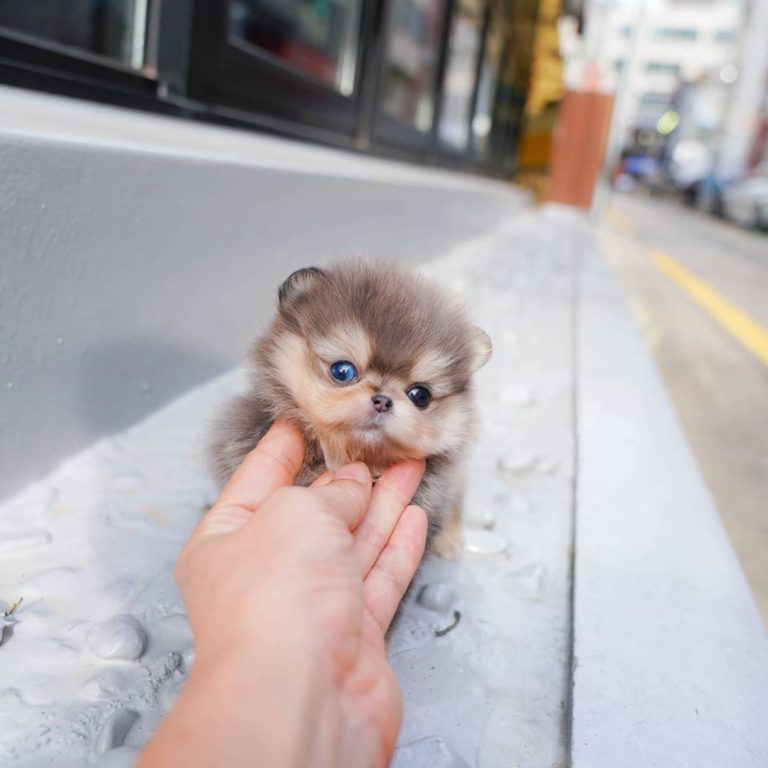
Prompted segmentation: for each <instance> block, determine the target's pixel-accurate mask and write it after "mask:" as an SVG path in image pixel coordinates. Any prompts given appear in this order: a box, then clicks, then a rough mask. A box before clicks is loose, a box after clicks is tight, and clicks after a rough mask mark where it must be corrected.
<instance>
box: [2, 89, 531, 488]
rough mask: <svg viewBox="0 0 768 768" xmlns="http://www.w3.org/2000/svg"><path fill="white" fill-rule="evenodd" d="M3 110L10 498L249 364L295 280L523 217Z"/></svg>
mask: <svg viewBox="0 0 768 768" xmlns="http://www.w3.org/2000/svg"><path fill="white" fill-rule="evenodd" d="M0 99H2V104H3V109H2V110H0V166H1V167H2V168H3V174H2V176H0V207H1V208H2V210H3V213H4V226H3V227H2V229H1V230H0V257H1V263H2V267H1V269H2V281H1V283H0V290H2V301H0V362H1V363H2V372H3V374H2V381H1V382H0V414H2V415H1V416H0V465H2V466H3V470H4V471H3V473H2V475H1V476H0V498H2V497H3V496H5V495H7V494H8V493H9V492H11V491H12V490H15V489H18V488H20V487H21V486H22V485H23V484H24V483H25V482H28V481H31V480H34V479H36V478H38V477H40V476H41V475H42V474H44V473H45V472H46V471H48V470H49V469H50V468H51V467H53V466H54V465H55V464H56V463H57V462H58V461H60V460H62V459H63V458H65V457H66V456H69V455H71V454H72V453H75V452H77V451H79V450H81V449H82V448H84V447H85V446H87V445H88V444H90V443H92V442H93V441H94V440H95V439H97V438H99V437H101V436H103V435H107V434H110V433H113V432H115V431H117V430H120V429H122V428H124V427H126V426H128V425H130V424H132V423H134V422H135V421H136V420H138V419H139V418H141V417H143V416H145V415H146V414H148V413H150V412H152V411H153V410H156V409H157V408H158V407H160V406H161V405H163V404H164V403H166V402H169V401H170V400H171V399H173V398H174V397H176V396H178V395H180V394H181V393H182V392H184V391H186V390H187V389H189V388H190V387H193V386H195V385H197V384H200V383H202V382H204V381H207V380H209V379H211V378H212V377H214V376H216V375H217V374H219V373H221V372H223V371H224V370H226V369H228V368H230V367H231V366H232V365H233V364H236V363H237V362H238V361H239V359H240V356H241V355H242V353H243V351H244V349H245V348H246V346H247V344H248V343H249V341H250V339H251V338H252V337H253V336H254V334H255V333H256V332H257V331H258V329H259V327H260V326H261V324H262V323H264V322H265V320H266V319H267V317H268V316H269V314H270V312H271V310H272V307H273V304H274V300H275V299H274V287H275V286H276V285H278V284H279V282H280V281H281V279H282V278H284V277H285V276H286V275H287V274H289V273H290V272H291V271H293V270H294V269H296V268H298V267H300V266H306V265H308V264H313V263H317V262H319V261H322V260H325V259H328V258H330V257H333V256H335V255H338V254H345V253H347V254H348V253H366V254H372V255H377V256H382V257H387V258H397V259H407V260H409V261H420V260H424V259H427V258H430V257H433V256H434V255H435V254H437V253H440V252H443V251H445V250H446V249H447V248H448V247H450V246H451V245H453V244H454V243H456V242H458V241H461V240H463V239H466V238H468V237H472V236H475V235H477V234H479V233H481V232H483V231H484V230H485V229H487V228H488V227H489V226H491V225H492V224H493V223H494V222H495V221H496V220H497V219H498V218H500V217H501V216H502V215H506V214H508V213H509V212H510V211H513V210H515V208H517V207H520V206H522V205H523V204H524V202H525V197H524V195H523V194H522V193H520V192H519V191H516V190H514V189H513V188H511V187H508V186H505V185H502V184H500V183H499V182H492V181H484V180H480V179H474V178H471V177H467V176H464V175H460V174H451V173H447V172H442V171H435V170H421V169H419V168H413V167H408V166H405V165H402V164H399V163H388V162H384V161H381V160H374V159H371V158H366V157H362V156H357V155H354V154H351V153H344V152H340V151H335V150H329V149H323V148H318V147H311V146H307V145H301V144H299V143H297V142H291V141H285V140H279V139H273V138H267V137H263V136H259V135H257V134H251V133H247V132H244V131H239V130H234V129H227V128H218V127H214V126H207V125H199V124H195V123H191V122H185V121H183V120H175V119H171V118H164V117H158V116H156V115H146V114H143V113H138V112H132V111H129V110H123V109H117V108H113V107H105V106H100V105H95V104H87V103H83V102H78V101H75V100H70V99H63V98H55V97H50V96H45V95H40V94H28V93H25V92H23V91H17V90H14V89H9V88H0Z"/></svg>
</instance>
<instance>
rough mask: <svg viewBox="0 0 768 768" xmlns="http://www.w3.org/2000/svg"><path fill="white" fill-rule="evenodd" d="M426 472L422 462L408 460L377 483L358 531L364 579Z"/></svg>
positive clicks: (391, 469) (383, 475)
mask: <svg viewBox="0 0 768 768" xmlns="http://www.w3.org/2000/svg"><path fill="white" fill-rule="evenodd" d="M423 475H424V462H423V461H416V460H412V461H406V462H402V463H400V464H396V465H395V466H393V467H390V468H389V469H387V470H386V471H385V472H384V474H382V476H381V478H379V480H378V482H377V483H376V489H375V490H374V492H373V498H372V499H371V505H370V508H369V510H368V514H367V515H366V516H365V519H364V520H363V522H362V523H360V526H359V527H358V528H357V530H356V531H355V543H354V548H355V554H356V556H357V558H358V561H359V562H360V570H361V574H362V576H363V578H365V577H366V576H367V575H368V572H369V571H370V570H371V568H372V567H373V564H374V563H375V562H376V560H377V558H378V557H379V555H380V554H381V552H382V550H383V549H384V547H385V546H386V544H387V542H388V541H389V537H390V536H391V534H392V531H393V530H394V528H395V525H397V521H398V520H399V519H400V515H401V514H402V512H403V510H404V509H405V508H406V506H408V504H410V503H411V499H413V495H414V494H415V493H416V489H417V488H418V487H419V483H420V482H421V478H422V476H423Z"/></svg>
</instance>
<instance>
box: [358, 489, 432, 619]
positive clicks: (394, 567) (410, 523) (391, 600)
mask: <svg viewBox="0 0 768 768" xmlns="http://www.w3.org/2000/svg"><path fill="white" fill-rule="evenodd" d="M426 540H427V515H426V513H425V512H424V510H423V509H422V508H421V507H417V506H416V505H415V504H412V505H411V506H409V507H406V509H405V511H404V512H403V514H402V515H401V516H400V519H399V520H398V522H397V525H396V526H395V529H394V531H393V532H392V535H391V536H390V539H389V542H388V543H387V546H386V547H385V548H384V551H383V552H382V553H381V555H380V556H379V559H378V560H377V561H376V563H375V565H374V566H373V568H372V569H371V571H370V573H369V574H368V577H367V578H366V579H365V584H364V586H363V595H364V599H365V605H366V608H367V609H368V611H369V612H370V614H371V615H372V616H373V618H374V619H375V620H376V622H377V623H378V625H379V626H380V627H381V631H382V632H386V631H387V629H389V625H390V624H391V623H392V617H393V616H394V615H395V611H396V610H397V606H398V605H400V601H401V600H402V599H403V595H404V594H405V590H406V589H408V585H409V584H410V583H411V580H412V579H413V577H414V575H415V573H416V571H417V569H418V567H419V563H420V562H421V558H422V557H423V555H424V545H425V543H426Z"/></svg>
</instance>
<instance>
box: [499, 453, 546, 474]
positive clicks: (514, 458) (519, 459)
mask: <svg viewBox="0 0 768 768" xmlns="http://www.w3.org/2000/svg"><path fill="white" fill-rule="evenodd" d="M536 461H537V459H536V457H535V456H531V455H530V454H520V453H508V454H506V455H505V456H500V457H499V460H498V462H497V463H496V467H497V469H498V470H499V472H501V473H502V474H504V475H508V476H516V477H522V476H524V475H527V474H529V473H530V472H531V471H532V470H533V468H534V467H535V466H536Z"/></svg>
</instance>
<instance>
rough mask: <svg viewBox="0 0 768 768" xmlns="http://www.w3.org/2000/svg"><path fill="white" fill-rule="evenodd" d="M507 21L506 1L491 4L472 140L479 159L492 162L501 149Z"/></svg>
mask: <svg viewBox="0 0 768 768" xmlns="http://www.w3.org/2000/svg"><path fill="white" fill-rule="evenodd" d="M506 23H507V17H506V13H505V9H504V6H503V2H502V0H495V1H494V2H491V4H490V9H489V18H488V23H487V31H486V35H485V45H484V47H483V54H482V58H481V61H480V75H479V77H478V81H477V95H476V100H475V112H474V116H473V117H472V137H473V145H474V150H475V154H476V156H477V158H478V159H479V160H480V161H481V162H488V161H489V160H490V159H491V157H492V156H493V147H494V145H498V144H499V141H498V137H497V135H495V134H498V133H499V132H500V129H501V127H502V121H501V120H500V119H497V120H494V109H495V106H496V103H497V96H498V90H499V85H500V83H499V79H500V74H501V72H500V70H501V67H502V65H503V64H502V63H503V53H504V31H505V27H506Z"/></svg>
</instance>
